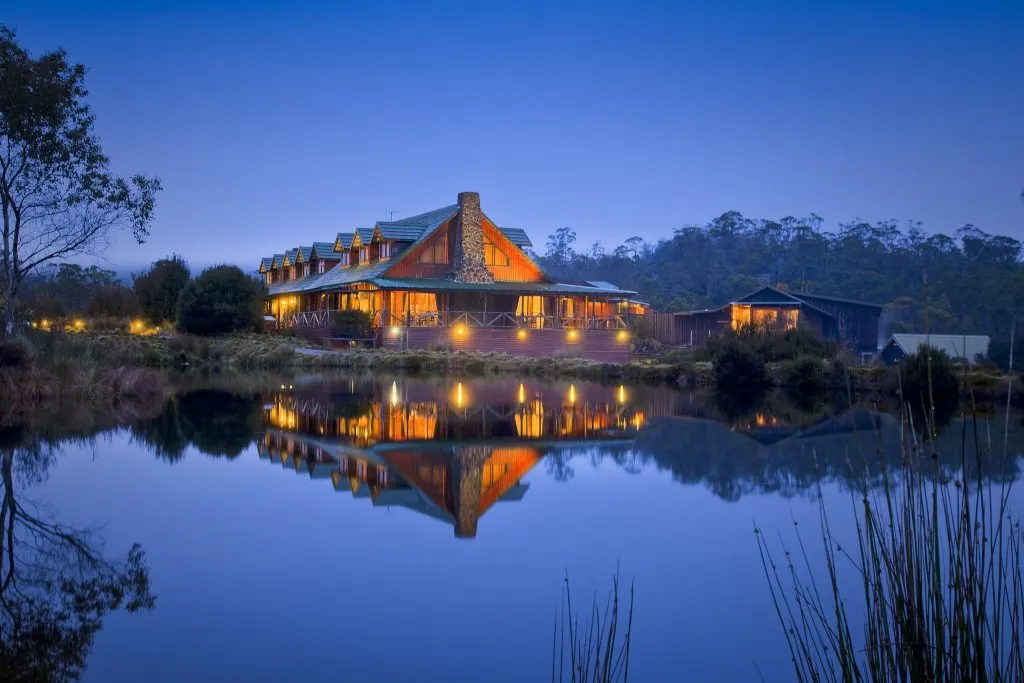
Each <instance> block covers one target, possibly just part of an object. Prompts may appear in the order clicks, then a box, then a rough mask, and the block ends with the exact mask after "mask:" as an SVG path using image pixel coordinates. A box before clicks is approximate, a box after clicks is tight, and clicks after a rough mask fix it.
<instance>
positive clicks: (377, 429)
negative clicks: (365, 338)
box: [258, 380, 678, 538]
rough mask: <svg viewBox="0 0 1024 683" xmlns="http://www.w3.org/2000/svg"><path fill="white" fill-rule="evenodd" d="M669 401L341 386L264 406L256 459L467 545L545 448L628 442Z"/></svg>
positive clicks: (546, 388) (423, 385)
mask: <svg viewBox="0 0 1024 683" xmlns="http://www.w3.org/2000/svg"><path fill="white" fill-rule="evenodd" d="M677 396H678V395H677V394H675V393H672V392H657V391H653V390H651V391H642V390H633V389H627V388H626V387H624V386H611V387H605V386H600V385H596V384H583V383H580V384H576V383H568V384H542V383H537V384H536V386H530V385H529V384H528V383H526V382H518V383H515V384H513V385H511V386H510V385H509V384H507V383H487V382H470V381H452V382H445V383H438V382H427V381H416V380H387V381H383V382H363V383H357V382H355V381H352V382H350V383H348V385H347V386H345V387H340V388H339V387H337V386H330V385H328V386H317V387H312V388H307V389H302V388H298V389H290V388H289V389H282V390H280V391H277V392H274V393H271V394H267V395H266V396H265V397H264V400H265V404H264V422H265V432H264V433H263V435H262V437H261V439H260V440H259V442H258V443H259V447H258V451H259V454H260V457H262V458H265V459H267V460H269V461H271V462H276V463H280V464H281V465H282V466H284V467H289V468H293V469H294V470H295V471H296V472H300V473H304V474H307V475H308V476H310V477H311V478H314V479H326V480H330V482H331V484H332V485H333V486H334V488H335V490H338V491H342V490H347V491H349V492H350V493H351V494H352V495H353V496H355V497H357V498H369V499H370V501H371V502H372V504H373V505H375V506H402V507H406V508H409V509H411V510H414V511H416V512H419V513H421V514H425V515H428V516H431V517H434V518H437V519H440V520H443V521H445V522H447V523H449V524H452V525H453V526H454V527H455V535H456V536H458V537H464V538H472V537H474V536H476V532H477V522H478V520H479V518H480V517H481V516H482V515H484V514H485V513H486V512H487V511H488V510H490V509H491V507H493V506H494V505H495V504H497V503H499V502H508V501H518V500H520V499H521V498H522V497H523V496H524V495H525V493H526V491H527V488H528V484H526V483H524V482H523V481H522V479H523V477H524V476H525V475H526V474H527V472H529V471H530V470H531V469H532V468H533V467H534V466H535V465H536V464H537V463H538V462H540V461H541V459H543V458H544V456H545V455H546V454H547V453H549V452H551V450H552V449H564V448H574V447H581V448H585V447H587V446H588V445H591V444H594V443H597V442H601V443H604V444H608V443H610V442H616V441H618V442H622V443H623V444H628V443H630V442H632V440H633V438H634V437H635V435H636V433H637V431H638V430H639V429H641V428H642V427H643V426H644V424H645V422H646V420H648V419H649V417H650V416H651V414H652V412H653V413H654V414H663V415H667V414H671V413H672V410H673V409H674V408H673V404H674V401H675V400H676V397H677Z"/></svg>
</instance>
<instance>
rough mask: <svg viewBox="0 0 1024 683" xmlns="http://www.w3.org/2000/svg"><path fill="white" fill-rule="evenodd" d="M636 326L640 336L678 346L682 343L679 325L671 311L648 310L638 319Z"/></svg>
mask: <svg viewBox="0 0 1024 683" xmlns="http://www.w3.org/2000/svg"><path fill="white" fill-rule="evenodd" d="M636 327H637V334H639V335H640V336H645V337H650V338H651V339H655V340H657V341H659V342H661V343H662V344H668V345H670V346H678V345H679V344H681V343H682V340H681V339H680V338H679V326H678V324H677V322H676V318H675V316H674V315H672V314H671V313H655V312H654V311H648V312H647V313H646V314H644V315H643V316H642V317H639V318H637V319H636Z"/></svg>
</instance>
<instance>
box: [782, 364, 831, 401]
mask: <svg viewBox="0 0 1024 683" xmlns="http://www.w3.org/2000/svg"><path fill="white" fill-rule="evenodd" d="M783 383H784V384H785V385H786V388H787V389H789V390H790V391H791V392H793V393H795V394H798V395H807V396H816V395H818V394H820V393H821V392H822V391H824V390H825V384H826V375H825V366H824V364H823V361H822V360H820V359H815V358H806V357H805V358H800V359H798V360H796V361H794V362H793V364H792V365H791V366H790V367H789V369H788V370H787V372H786V376H785V378H784V379H783Z"/></svg>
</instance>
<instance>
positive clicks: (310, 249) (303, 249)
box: [296, 247, 313, 261]
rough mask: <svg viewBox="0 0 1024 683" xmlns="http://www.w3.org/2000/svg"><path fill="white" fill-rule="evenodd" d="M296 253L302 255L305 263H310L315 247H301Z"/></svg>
mask: <svg viewBox="0 0 1024 683" xmlns="http://www.w3.org/2000/svg"><path fill="white" fill-rule="evenodd" d="M296 251H298V252H299V253H300V254H302V260H303V261H308V260H309V255H310V254H311V253H313V247H299V248H298V249H297V250H296Z"/></svg>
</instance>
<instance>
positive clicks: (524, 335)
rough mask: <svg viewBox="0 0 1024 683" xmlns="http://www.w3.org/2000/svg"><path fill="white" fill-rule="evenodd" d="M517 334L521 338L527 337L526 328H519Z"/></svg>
mask: <svg viewBox="0 0 1024 683" xmlns="http://www.w3.org/2000/svg"><path fill="white" fill-rule="evenodd" d="M516 336H517V337H519V338H520V339H526V330H519V331H518V332H516Z"/></svg>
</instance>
